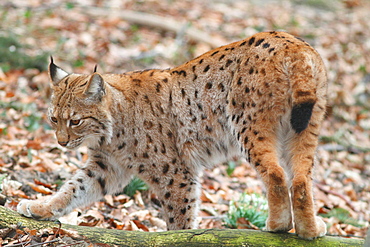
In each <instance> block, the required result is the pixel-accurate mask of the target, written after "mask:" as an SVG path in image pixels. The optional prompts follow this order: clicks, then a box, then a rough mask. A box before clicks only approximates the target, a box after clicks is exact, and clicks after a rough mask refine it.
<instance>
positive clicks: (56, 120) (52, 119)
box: [50, 117, 58, 123]
mask: <svg viewBox="0 0 370 247" xmlns="http://www.w3.org/2000/svg"><path fill="white" fill-rule="evenodd" d="M50 120H51V121H52V122H53V123H57V122H58V119H57V118H56V117H51V118H50Z"/></svg>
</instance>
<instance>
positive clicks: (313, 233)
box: [296, 216, 326, 240]
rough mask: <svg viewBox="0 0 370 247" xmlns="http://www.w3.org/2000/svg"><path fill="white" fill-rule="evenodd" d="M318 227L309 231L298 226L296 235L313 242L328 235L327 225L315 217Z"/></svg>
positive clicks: (310, 228)
mask: <svg viewBox="0 0 370 247" xmlns="http://www.w3.org/2000/svg"><path fill="white" fill-rule="evenodd" d="M315 221H316V227H309V228H307V229H303V228H299V227H298V225H297V224H296V233H297V234H298V236H299V237H300V238H304V239H308V240H312V239H315V238H319V237H322V236H324V235H325V234H326V224H325V222H324V221H323V220H322V219H321V218H320V217H318V216H315Z"/></svg>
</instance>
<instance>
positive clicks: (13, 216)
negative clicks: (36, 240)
mask: <svg viewBox="0 0 370 247" xmlns="http://www.w3.org/2000/svg"><path fill="white" fill-rule="evenodd" d="M17 223H22V226H25V227H27V228H29V229H37V230H39V229H44V228H52V227H58V224H56V223H53V222H50V221H37V220H33V219H29V218H25V217H23V216H21V215H19V214H18V213H17V212H15V211H12V210H10V209H8V208H5V207H3V206H0V229H2V228H8V227H11V226H12V225H16V224H17ZM62 228H63V229H73V230H75V231H77V232H78V234H79V235H81V236H83V237H85V238H86V239H87V240H88V241H90V242H92V243H104V244H108V245H116V246H161V247H162V246H304V247H310V246H315V247H320V246H325V247H330V246H335V247H338V246H363V244H364V240H363V239H349V238H340V237H323V238H319V239H316V240H313V241H307V240H303V239H300V238H298V237H297V236H296V235H294V234H289V233H279V234H278V233H269V232H262V231H255V230H229V229H198V230H181V231H167V232H140V231H120V230H111V229H103V228H98V227H85V226H74V225H67V224H65V225H63V226H62Z"/></svg>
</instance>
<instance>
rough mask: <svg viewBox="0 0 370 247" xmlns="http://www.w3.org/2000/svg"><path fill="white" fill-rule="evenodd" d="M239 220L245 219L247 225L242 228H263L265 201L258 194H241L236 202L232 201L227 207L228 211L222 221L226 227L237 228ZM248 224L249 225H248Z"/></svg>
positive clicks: (265, 210)
mask: <svg viewBox="0 0 370 247" xmlns="http://www.w3.org/2000/svg"><path fill="white" fill-rule="evenodd" d="M240 219H245V220H246V221H244V222H247V225H242V227H243V228H254V226H256V227H258V228H260V229H261V228H263V227H265V222H266V219H267V200H266V199H265V198H264V197H263V196H262V195H259V194H256V193H253V194H246V193H243V194H242V195H241V197H240V198H239V200H238V201H234V200H232V201H231V202H230V205H229V211H228V213H227V215H226V218H225V219H224V221H225V223H226V226H228V227H230V228H238V227H239V226H241V223H240ZM248 223H250V224H249V225H248Z"/></svg>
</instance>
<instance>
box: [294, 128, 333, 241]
mask: <svg viewBox="0 0 370 247" xmlns="http://www.w3.org/2000/svg"><path fill="white" fill-rule="evenodd" d="M318 133H319V124H318V123H312V122H311V123H310V124H309V125H308V127H307V129H305V130H304V131H302V132H301V133H298V134H295V135H296V137H295V138H294V139H293V141H292V143H291V144H290V147H291V149H290V153H291V172H292V174H291V175H292V187H291V194H292V204H293V214H294V225H295V230H296V233H297V234H298V236H300V237H302V238H305V239H314V238H317V237H321V236H324V235H325V234H326V225H325V223H324V221H323V220H322V219H321V218H320V217H317V216H315V214H316V212H315V205H314V199H313V192H312V172H313V166H314V156H315V150H316V146H317V136H318Z"/></svg>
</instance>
